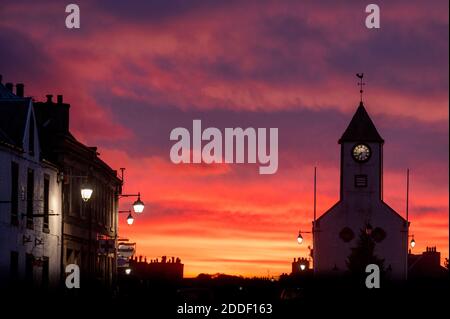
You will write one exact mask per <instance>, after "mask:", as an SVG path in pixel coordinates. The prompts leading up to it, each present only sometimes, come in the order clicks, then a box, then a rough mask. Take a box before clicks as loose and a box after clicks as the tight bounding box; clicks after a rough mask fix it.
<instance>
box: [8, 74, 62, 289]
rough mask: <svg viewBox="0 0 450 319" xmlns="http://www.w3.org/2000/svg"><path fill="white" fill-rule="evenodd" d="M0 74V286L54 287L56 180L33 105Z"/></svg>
mask: <svg viewBox="0 0 450 319" xmlns="http://www.w3.org/2000/svg"><path fill="white" fill-rule="evenodd" d="M13 88H14V85H13V84H12V83H6V84H5V85H3V84H2V81H1V75H0V286H2V287H3V286H5V285H6V284H10V285H11V286H14V287H20V286H21V284H25V285H26V286H27V287H30V286H31V287H35V288H36V287H42V288H51V287H56V286H58V283H59V280H60V270H61V268H60V260H61V257H60V256H61V187H62V185H61V183H60V182H59V181H58V167H57V166H56V165H55V164H54V163H52V162H50V161H49V160H50V159H49V158H48V157H47V156H46V155H45V154H43V153H42V152H41V146H42V145H41V139H40V136H39V130H38V125H37V123H36V114H35V108H34V107H35V105H34V104H33V101H32V99H31V98H27V97H24V85H23V84H20V83H18V84H16V93H14V92H13Z"/></svg>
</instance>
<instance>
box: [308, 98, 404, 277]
mask: <svg viewBox="0 0 450 319" xmlns="http://www.w3.org/2000/svg"><path fill="white" fill-rule="evenodd" d="M339 144H340V145H341V177H340V199H339V201H338V202H337V203H336V204H335V205H334V206H333V207H331V208H330V209H329V210H328V211H327V212H325V213H324V214H323V215H322V216H320V218H318V219H317V220H316V221H315V223H313V234H314V271H315V272H316V273H320V274H336V273H343V272H346V271H347V270H348V261H349V259H348V257H349V256H350V254H351V253H352V248H355V247H356V246H357V245H358V240H359V237H360V235H361V232H367V233H368V234H370V236H371V239H373V240H374V242H375V251H374V254H375V255H376V256H377V257H378V258H380V259H383V260H384V263H383V265H384V268H385V270H386V274H387V276H389V277H390V278H393V279H405V278H406V273H407V245H408V226H409V225H408V223H407V221H406V220H405V219H404V218H403V217H402V216H400V215H399V214H398V213H397V212H396V211H395V210H393V209H392V208H391V207H389V206H388V205H387V204H386V203H385V202H384V201H383V144H384V140H383V139H382V138H381V136H380V135H379V133H378V131H377V129H376V127H375V125H374V124H373V122H372V120H371V119H370V117H369V115H368V113H367V111H366V109H365V107H364V105H363V103H362V102H361V103H360V105H359V107H358V109H357V111H356V113H355V115H354V116H353V118H352V120H351V122H350V124H349V126H348V127H347V129H346V130H345V132H344V134H343V135H342V137H341V138H340V139H339ZM369 230H370V232H369Z"/></svg>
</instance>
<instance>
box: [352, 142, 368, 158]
mask: <svg viewBox="0 0 450 319" xmlns="http://www.w3.org/2000/svg"><path fill="white" fill-rule="evenodd" d="M352 155H353V158H354V159H355V161H357V162H366V161H368V160H369V158H370V155H371V153H370V148H369V146H367V145H365V144H357V145H355V147H353V151H352Z"/></svg>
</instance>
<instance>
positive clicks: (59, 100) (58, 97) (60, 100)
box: [56, 95, 63, 104]
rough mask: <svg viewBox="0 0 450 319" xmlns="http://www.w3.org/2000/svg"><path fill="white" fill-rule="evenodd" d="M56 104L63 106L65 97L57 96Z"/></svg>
mask: <svg viewBox="0 0 450 319" xmlns="http://www.w3.org/2000/svg"><path fill="white" fill-rule="evenodd" d="M56 102H57V103H58V104H62V103H63V96H62V95H58V96H56Z"/></svg>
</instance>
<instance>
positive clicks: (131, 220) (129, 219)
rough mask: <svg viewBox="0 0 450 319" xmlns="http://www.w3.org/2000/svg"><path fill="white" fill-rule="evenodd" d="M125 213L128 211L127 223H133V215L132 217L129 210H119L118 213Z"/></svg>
mask: <svg viewBox="0 0 450 319" xmlns="http://www.w3.org/2000/svg"><path fill="white" fill-rule="evenodd" d="M126 213H128V216H127V224H128V225H133V222H134V217H133V215H131V210H119V214H126Z"/></svg>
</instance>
